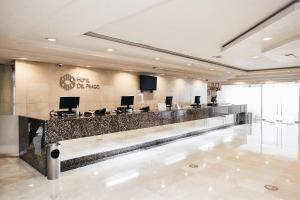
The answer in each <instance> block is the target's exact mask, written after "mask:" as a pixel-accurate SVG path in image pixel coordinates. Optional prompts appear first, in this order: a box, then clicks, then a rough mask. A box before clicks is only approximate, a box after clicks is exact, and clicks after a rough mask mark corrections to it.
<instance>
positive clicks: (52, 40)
mask: <svg viewBox="0 0 300 200" xmlns="http://www.w3.org/2000/svg"><path fill="white" fill-rule="evenodd" d="M46 40H48V41H49V42H55V41H56V38H46Z"/></svg>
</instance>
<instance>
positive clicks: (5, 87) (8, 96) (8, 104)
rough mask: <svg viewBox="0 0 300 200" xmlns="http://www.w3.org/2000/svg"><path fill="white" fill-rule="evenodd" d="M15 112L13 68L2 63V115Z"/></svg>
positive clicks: (0, 81)
mask: <svg viewBox="0 0 300 200" xmlns="http://www.w3.org/2000/svg"><path fill="white" fill-rule="evenodd" d="M11 114H13V80H12V68H11V67H10V66H6V65H0V115H11Z"/></svg>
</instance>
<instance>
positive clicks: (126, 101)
mask: <svg viewBox="0 0 300 200" xmlns="http://www.w3.org/2000/svg"><path fill="white" fill-rule="evenodd" d="M133 102H134V96H122V97H121V106H127V107H129V106H130V105H133Z"/></svg>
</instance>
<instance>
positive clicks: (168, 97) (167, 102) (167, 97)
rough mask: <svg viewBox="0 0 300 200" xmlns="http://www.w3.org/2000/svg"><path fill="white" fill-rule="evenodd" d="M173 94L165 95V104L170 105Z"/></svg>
mask: <svg viewBox="0 0 300 200" xmlns="http://www.w3.org/2000/svg"><path fill="white" fill-rule="evenodd" d="M172 101H173V96H166V106H167V107H172Z"/></svg>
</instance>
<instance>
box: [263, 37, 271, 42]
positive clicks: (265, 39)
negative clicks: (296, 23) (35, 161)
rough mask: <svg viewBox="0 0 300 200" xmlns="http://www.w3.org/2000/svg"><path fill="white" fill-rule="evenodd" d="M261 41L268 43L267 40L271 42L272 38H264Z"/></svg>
mask: <svg viewBox="0 0 300 200" xmlns="http://www.w3.org/2000/svg"><path fill="white" fill-rule="evenodd" d="M263 40H264V41H269V40H272V38H271V37H265V38H264V39H263Z"/></svg>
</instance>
